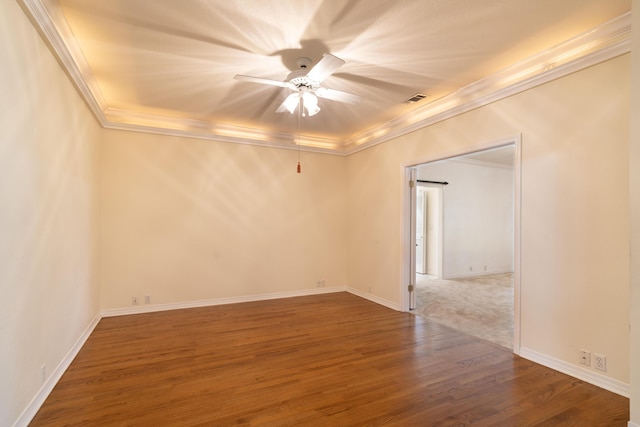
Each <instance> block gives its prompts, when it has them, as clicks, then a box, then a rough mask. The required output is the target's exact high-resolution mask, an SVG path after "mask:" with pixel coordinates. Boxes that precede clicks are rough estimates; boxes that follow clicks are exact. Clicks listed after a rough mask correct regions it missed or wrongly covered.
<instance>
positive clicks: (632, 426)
mask: <svg viewBox="0 0 640 427" xmlns="http://www.w3.org/2000/svg"><path fill="white" fill-rule="evenodd" d="M627 427H640V424H636V423H632V422H631V421H629V423H628V424H627Z"/></svg>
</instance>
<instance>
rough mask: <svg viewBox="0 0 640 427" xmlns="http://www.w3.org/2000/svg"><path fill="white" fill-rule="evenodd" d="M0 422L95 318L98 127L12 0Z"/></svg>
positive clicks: (5, 117) (1, 169) (4, 49)
mask: <svg viewBox="0 0 640 427" xmlns="http://www.w3.org/2000/svg"><path fill="white" fill-rule="evenodd" d="M0 94H2V95H1V96H0V135H1V136H0V425H2V426H9V425H12V424H13V422H14V421H15V420H16V419H17V418H18V417H19V415H20V414H21V413H22V411H23V410H24V409H25V407H27V405H28V404H29V402H30V401H31V400H32V399H33V398H34V396H36V395H37V393H38V391H39V390H40V387H41V385H42V384H41V366H42V365H46V371H47V376H48V377H51V374H52V373H53V372H54V370H55V369H56V367H57V366H58V365H59V364H60V363H61V362H62V361H63V359H64V358H65V356H66V355H67V352H69V350H70V349H71V348H72V347H73V345H74V343H76V341H77V340H78V338H79V337H80V336H81V335H82V334H83V332H84V331H85V329H86V328H87V327H88V326H89V325H90V324H92V320H94V318H95V316H96V315H97V314H98V310H99V307H98V297H99V289H98V284H97V280H96V262H95V258H94V256H95V251H94V247H95V240H96V230H97V215H96V214H97V209H96V193H95V188H96V166H97V162H96V154H97V143H98V140H99V131H100V129H99V127H98V125H97V123H96V121H95V119H94V118H93V117H92V116H91V115H90V113H89V112H88V110H87V108H86V107H85V105H84V104H83V103H82V101H81V100H80V97H79V96H78V94H77V92H76V91H75V89H74V88H73V86H72V85H71V83H70V82H69V80H68V79H67V77H66V76H65V74H64V73H63V72H62V70H61V69H60V67H59V65H58V63H57V62H56V61H55V60H54V59H53V57H52V55H51V53H50V52H49V50H48V49H47V47H46V46H45V45H44V43H43V42H42V40H41V38H40V37H39V35H38V34H37V33H36V31H35V30H34V29H33V27H32V26H31V24H30V23H29V21H28V20H27V18H26V17H25V15H24V13H23V12H22V10H20V8H19V6H18V5H17V4H16V2H14V1H2V2H0Z"/></svg>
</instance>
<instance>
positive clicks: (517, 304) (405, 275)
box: [400, 135, 522, 354]
mask: <svg viewBox="0 0 640 427" xmlns="http://www.w3.org/2000/svg"><path fill="white" fill-rule="evenodd" d="M509 145H513V146H514V147H515V155H514V164H513V181H514V186H513V187H514V188H513V352H514V353H515V354H520V318H521V316H520V313H521V284H520V273H521V263H520V256H521V248H520V246H521V240H520V237H521V236H520V233H521V231H520V228H521V225H520V217H521V206H522V197H521V186H522V184H521V173H522V164H521V163H522V137H521V136H520V135H516V136H513V137H509V138H505V139H502V140H499V141H493V142H489V143H485V144H478V145H475V146H472V147H467V148H465V149H462V150H459V151H456V152H452V153H447V154H446V155H444V156H441V157H434V158H427V159H424V160H423V161H420V162H417V163H412V164H406V165H404V180H403V183H402V185H403V187H404V192H403V194H404V200H403V215H402V218H403V219H402V222H403V224H402V235H403V242H405V244H403V250H402V260H403V261H402V272H401V281H400V304H401V309H402V310H403V311H409V309H410V307H411V301H412V298H413V297H414V296H415V295H414V292H411V290H412V288H411V285H414V286H415V276H416V271H415V232H414V229H413V227H414V226H415V212H412V211H414V210H415V209H413V208H414V206H415V205H414V204H415V193H416V192H415V187H411V186H410V185H409V182H410V181H412V178H413V180H414V181H415V177H416V169H415V168H416V166H418V165H422V164H425V163H431V162H436V161H440V160H446V159H450V158H453V157H459V156H463V155H466V154H472V153H475V152H478V151H485V150H490V149H493V148H500V147H505V146H509ZM414 185H415V184H414ZM412 236H413V237H412ZM412 257H413V259H412Z"/></svg>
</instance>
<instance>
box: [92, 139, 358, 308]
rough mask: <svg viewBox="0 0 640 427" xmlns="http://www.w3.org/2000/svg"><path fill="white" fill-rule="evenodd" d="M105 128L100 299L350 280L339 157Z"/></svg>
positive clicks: (263, 290) (220, 294)
mask: <svg viewBox="0 0 640 427" xmlns="http://www.w3.org/2000/svg"><path fill="white" fill-rule="evenodd" d="M301 160H302V174H296V164H297V152H296V151H295V150H278V149H272V148H265V147H256V146H251V145H238V144H227V143H220V142H213V141H203V140H196V139H187V138H177V137H175V138H174V137H167V136H159V135H151V134H143V133H135V132H124V131H114V130H109V131H104V134H103V141H102V145H101V153H100V161H101V164H100V171H101V175H100V181H101V196H102V197H101V206H100V209H101V217H102V218H103V221H102V229H101V246H100V254H101V276H100V277H101V284H102V300H101V302H102V308H104V309H114V308H122V307H130V306H131V297H132V296H139V297H140V298H141V299H142V297H143V295H150V296H151V298H152V303H154V304H168V303H187V302H190V301H201V300H210V299H222V298H230V297H242V296H253V295H261V294H270V293H280V292H291V291H298V290H303V289H311V288H316V285H317V281H318V280H324V281H325V287H333V286H344V285H346V249H345V248H346V190H345V187H344V182H345V181H346V160H345V158H344V157H340V156H330V155H323V154H312V153H302V154H301Z"/></svg>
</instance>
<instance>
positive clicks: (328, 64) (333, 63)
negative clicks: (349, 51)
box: [307, 53, 344, 83]
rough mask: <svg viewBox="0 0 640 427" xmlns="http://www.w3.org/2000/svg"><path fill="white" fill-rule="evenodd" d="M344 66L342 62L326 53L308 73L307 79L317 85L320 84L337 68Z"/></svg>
mask: <svg viewBox="0 0 640 427" xmlns="http://www.w3.org/2000/svg"><path fill="white" fill-rule="evenodd" d="M343 64H344V60H342V59H340V58H338V57H337V56H335V55H332V54H330V53H327V54H326V55H325V56H323V57H322V59H321V60H320V62H318V63H317V64H316V65H315V66H314V67H313V68H312V69H311V70H310V71H309V72H308V73H307V77H308V78H309V79H311V80H313V81H316V82H318V83H320V82H322V81H323V80H324V79H326V78H327V77H329V76H330V75H331V74H333V72H334V71H336V70H337V69H338V68H340V67H342V65H343Z"/></svg>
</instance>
